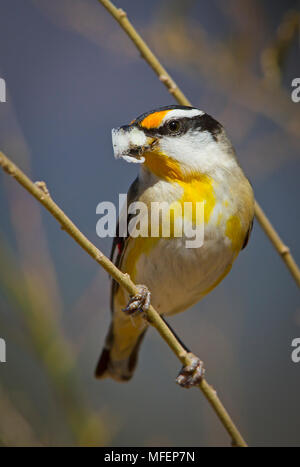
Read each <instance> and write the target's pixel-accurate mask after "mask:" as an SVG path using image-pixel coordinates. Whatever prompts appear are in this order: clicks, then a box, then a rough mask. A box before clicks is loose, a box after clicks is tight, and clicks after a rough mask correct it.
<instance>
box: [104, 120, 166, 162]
mask: <svg viewBox="0 0 300 467" xmlns="http://www.w3.org/2000/svg"><path fill="white" fill-rule="evenodd" d="M156 142H157V140H156V139H155V138H151V137H149V136H146V135H145V133H144V132H143V130H140V129H139V128H138V127H137V126H135V125H125V126H121V127H120V128H114V129H113V130H112V143H113V149H114V155H115V158H116V159H119V158H123V159H125V160H126V161H127V162H135V163H139V164H142V163H143V162H144V161H145V157H144V154H145V152H146V151H151V150H152V148H153V146H154V145H155V144H156Z"/></svg>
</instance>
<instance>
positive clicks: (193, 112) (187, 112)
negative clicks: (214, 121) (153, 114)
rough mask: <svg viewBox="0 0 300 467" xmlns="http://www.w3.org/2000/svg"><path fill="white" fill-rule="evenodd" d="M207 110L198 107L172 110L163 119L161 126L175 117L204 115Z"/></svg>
mask: <svg viewBox="0 0 300 467" xmlns="http://www.w3.org/2000/svg"><path fill="white" fill-rule="evenodd" d="M204 113H205V112H203V111H202V110H198V109H174V110H170V112H168V113H167V115H166V116H165V117H164V118H163V119H162V122H161V124H160V126H162V125H163V124H164V123H166V122H168V121H169V120H173V119H174V118H176V119H177V118H183V117H187V118H192V117H197V116H200V115H204Z"/></svg>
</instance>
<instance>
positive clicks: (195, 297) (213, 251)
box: [128, 235, 234, 315]
mask: <svg viewBox="0 0 300 467" xmlns="http://www.w3.org/2000/svg"><path fill="white" fill-rule="evenodd" d="M185 240H186V239H185V238H173V239H164V238H160V239H158V240H157V243H156V245H155V246H154V248H153V249H151V250H150V251H149V252H148V253H145V254H144V253H143V254H141V255H140V256H139V258H138V261H137V264H136V271H137V272H136V274H135V277H134V280H135V283H138V284H145V285H146V286H147V287H148V288H149V290H150V291H151V303H152V304H153V306H154V307H155V308H156V309H157V311H159V312H160V313H162V314H166V315H171V314H174V313H178V312H180V311H183V310H185V309H186V308H188V307H189V306H192V305H193V304H195V303H197V302H198V301H199V300H200V299H201V298H202V297H203V296H204V295H206V293H208V292H209V291H210V290H211V289H212V288H213V287H214V286H215V285H217V283H218V282H219V281H220V280H221V279H222V278H223V277H224V276H225V275H226V273H227V272H228V271H229V270H230V267H231V264H232V262H233V260H234V253H233V251H232V249H231V248H230V245H229V244H228V241H227V239H226V238H224V237H223V236H221V235H220V236H219V238H213V239H211V238H206V239H205V240H204V244H203V245H202V246H201V247H200V248H197V249H196V248H186V243H185ZM131 241H133V242H134V241H135V240H133V239H132V240H131ZM128 250H129V251H128V253H130V248H129V249H128Z"/></svg>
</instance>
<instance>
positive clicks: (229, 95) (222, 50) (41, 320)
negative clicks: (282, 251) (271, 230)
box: [0, 0, 300, 446]
mask: <svg viewBox="0 0 300 467" xmlns="http://www.w3.org/2000/svg"><path fill="white" fill-rule="evenodd" d="M118 6H120V7H122V8H123V9H124V10H126V11H127V13H128V15H129V17H130V19H131V20H132V21H133V23H134V24H135V25H136V27H137V28H138V30H139V31H140V32H141V33H142V34H143V36H144V37H145V39H146V40H147V42H148V43H149V45H150V46H151V47H152V48H153V50H154V51H155V53H157V55H158V57H159V58H160V59H161V60H162V62H163V63H164V64H165V65H166V67H167V68H168V71H169V72H170V73H171V75H172V76H173V77H174V79H175V81H176V82H177V83H178V84H179V85H180V87H181V88H182V90H183V91H184V93H185V94H186V95H187V97H188V98H189V99H190V100H191V101H192V103H193V105H194V106H197V107H199V108H201V109H203V110H205V111H206V112H207V113H209V114H211V115H213V116H214V117H215V118H216V119H218V120H219V121H221V122H222V123H223V125H224V126H225V128H226V129H227V132H228V134H229V136H230V138H231V140H232V141H233V144H234V146H235V148H236V150H237V154H238V157H239V160H240V162H241V165H242V166H243V168H244V170H245V172H246V173H247V175H248V176H249V178H250V180H251V182H252V184H253V186H254V190H255V193H256V198H257V200H258V201H259V202H260V203H261V205H262V207H263V208H264V210H265V211H266V214H267V215H268V216H269V217H270V219H271V220H272V223H273V224H274V226H275V227H276V229H277V230H278V232H279V233H280V235H281V236H282V237H283V239H284V241H285V243H286V244H287V245H288V246H289V247H290V248H291V251H292V253H293V254H294V256H295V258H296V260H297V261H298V263H299V262H300V247H299V230H300V225H299V147H300V141H299V133H300V132H299V122H300V120H299V117H300V112H299V111H300V103H298V104H297V103H294V102H292V100H291V91H292V87H291V82H292V80H293V79H294V78H295V77H299V76H300V66H299V63H300V62H299V13H298V12H297V2H295V1H292V0H286V1H285V2H279V1H278V2H274V1H271V0H263V1H258V0H242V1H240V0H229V1H227V2H224V1H221V0H212V1H211V2H205V1H204V0H199V1H193V0H188V1H177V0H171V1H168V0H163V1H161V0H153V1H151V2H142V1H138V0H130V1H129V0H119V1H118ZM0 77H1V78H3V79H5V81H6V85H7V102H6V103H0V150H2V151H3V152H5V153H6V154H7V155H8V156H9V157H11V158H12V159H13V160H14V161H15V162H16V163H17V164H19V165H20V166H21V167H22V168H23V169H24V170H25V171H26V173H27V174H29V175H30V177H32V178H33V180H44V181H45V182H46V183H47V186H48V188H49V190H50V193H51V195H52V197H53V198H54V199H55V201H56V202H57V203H58V204H59V205H60V206H61V207H62V209H64V210H65V212H66V213H67V214H68V215H69V216H70V217H71V219H72V220H73V221H74V222H75V223H76V224H77V226H78V227H79V228H80V229H81V230H82V231H83V232H84V233H85V234H86V235H87V236H88V238H89V239H90V240H91V241H93V242H94V243H95V244H96V245H97V246H98V247H99V248H100V249H101V250H102V251H103V252H104V253H106V254H109V251H110V245H111V239H100V238H98V237H97V236H96V222H97V220H98V219H97V216H96V206H97V204H98V203H99V202H100V201H104V200H106V201H113V202H115V203H117V201H118V194H119V193H126V191H127V189H128V186H129V185H130V183H131V182H132V180H133V179H134V177H135V175H136V170H137V169H136V167H135V166H133V165H129V164H126V163H125V162H123V161H115V160H114V158H113V155H112V147H111V128H113V127H115V126H119V125H121V124H125V123H128V122H129V121H131V120H132V119H133V118H135V117H136V116H137V115H139V114H141V113H143V112H145V111H147V110H150V109H152V108H155V107H157V106H161V105H167V104H172V103H174V102H173V100H172V97H171V96H170V95H169V94H168V92H167V90H166V89H165V88H164V86H163V85H162V84H161V83H160V82H159V80H158V79H157V77H156V76H155V75H154V73H153V72H152V70H151V69H150V68H149V66H148V65H147V64H146V63H145V62H144V61H143V60H142V59H141V57H140V56H139V54H138V52H137V51H136V49H135V48H134V46H133V45H132V43H131V42H130V41H129V39H128V38H127V37H126V36H125V34H124V32H123V31H122V30H121V29H120V27H119V25H118V24H117V23H116V22H115V21H114V20H113V19H112V17H110V16H109V14H108V13H107V12H106V11H105V10H104V8H103V7H102V5H101V4H100V3H99V2H98V1H97V0H85V1H84V0H27V1H20V0H2V1H1V5H0ZM0 212H1V218H0V337H2V338H4V339H5V341H6V345H7V363H0V445H13V446H16V445H50V446H53V445H95V444H96V445H101V444H102V445H112V446H120V445H121V446H154V445H157V446H219V445H221V446H223V445H228V443H229V441H228V437H227V434H226V433H225V432H224V429H223V427H222V426H221V425H220V423H219V421H218V420H217V418H216V416H215V414H214V413H213V411H212V410H211V408H210V407H209V406H208V403H207V402H206V400H205V399H204V398H203V396H202V395H201V393H199V391H197V390H190V391H184V390H182V389H181V388H179V387H178V386H177V385H176V384H175V382H174V379H175V376H176V375H177V372H178V370H179V367H180V364H179V362H178V361H177V360H176V358H175V357H174V356H173V354H172V353H171V351H170V349H169V348H168V347H167V346H166V344H165V343H164V342H163V341H162V340H161V338H160V337H159V336H158V335H157V333H156V332H155V331H154V330H151V332H149V334H148V335H147V338H146V339H145V342H144V345H143V347H142V351H141V354H140V360H139V366H138V369H137V371H136V374H135V376H134V379H133V380H132V381H130V382H129V383H128V384H117V383H115V382H113V381H110V380H105V381H97V380H95V379H94V378H93V371H94V367H95V364H96V361H97V359H98V356H99V353H100V350H101V347H102V345H103V342H104V337H105V334H106V330H107V326H108V323H109V319H110V313H109V279H108V277H107V275H106V273H105V272H103V271H102V270H101V269H100V268H99V267H98V265H97V264H96V263H95V262H94V261H92V259H91V258H90V257H89V256H88V255H87V254H86V253H84V252H83V251H82V250H81V249H80V248H79V246H78V245H77V244H75V242H74V241H73V240H72V239H70V238H69V237H68V235H67V234H66V233H65V232H63V231H62V230H61V229H60V227H59V225H58V224H57V222H56V221H54V219H53V218H52V217H51V216H50V215H49V214H48V213H46V212H45V210H44V209H42V208H41V207H40V206H39V205H38V204H37V202H36V201H35V200H33V199H32V198H31V197H30V195H29V194H27V193H26V192H25V191H24V190H23V189H22V188H21V187H20V186H18V185H17V184H16V182H15V181H14V180H13V179H11V178H10V177H7V175H5V174H3V173H2V172H1V173H0ZM199 267H201V265H199ZM171 324H172V325H173V327H174V328H175V330H176V331H177V332H178V334H179V335H180V336H181V338H182V339H183V341H184V342H185V343H186V344H187V345H188V346H189V347H190V348H191V349H192V350H193V351H194V353H196V354H198V355H199V356H200V357H201V358H202V359H203V360H204V362H205V366H206V368H207V379H208V381H209V382H210V383H211V384H212V385H213V386H214V387H215V388H216V389H217V391H218V394H219V396H220V397H221V399H222V401H223V402H224V404H225V406H226V407H227V409H228V411H229V412H230V414H231V415H232V417H233V418H234V420H235V421H236V423H237V425H238V426H239V428H240V430H241V432H242V433H243V435H244V437H245V439H246V440H247V441H248V442H249V443H250V444H251V445H264V446H266V445H268V446H280V445H289V446H297V445H299V444H300V416H299V413H300V397H299V386H300V363H299V364H295V363H293V362H292V360H291V351H292V347H291V342H292V339H293V338H295V337H300V306H299V295H298V289H297V286H296V285H295V283H294V280H293V279H292V278H291V276H290V274H289V272H288V271H287V269H286V267H285V266H284V264H283V262H282V261H281V259H280V258H279V256H278V255H277V253H276V252H275V251H274V249H273V247H272V246H271V244H270V242H269V240H268V239H267V238H266V236H265V235H264V233H263V232H262V230H261V228H260V226H259V225H258V224H257V223H255V225H254V230H253V234H252V237H251V240H250V243H249V245H248V247H247V248H246V250H244V251H243V252H242V253H241V255H240V256H239V258H238V260H237V261H236V263H235V265H234V267H233V269H232V272H231V273H230V274H229V276H227V277H226V279H225V280H224V281H223V282H222V283H221V284H220V285H219V286H218V287H217V289H215V290H214V291H213V292H212V293H211V294H210V295H209V296H207V297H206V298H205V299H204V300H203V301H202V302H201V303H199V304H197V305H196V306H194V307H193V308H192V309H191V310H189V311H187V312H186V313H184V314H182V315H178V316H176V317H174V318H173V319H172V320H171Z"/></svg>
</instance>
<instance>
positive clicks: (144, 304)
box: [123, 285, 151, 316]
mask: <svg viewBox="0 0 300 467" xmlns="http://www.w3.org/2000/svg"><path fill="white" fill-rule="evenodd" d="M137 289H138V293H137V294H135V295H130V298H129V301H128V303H127V306H126V308H123V311H124V312H125V313H126V314H128V315H130V316H132V315H134V314H136V313H143V312H144V311H147V310H148V308H149V306H150V296H151V294H150V292H149V290H148V288H147V287H146V286H145V285H137Z"/></svg>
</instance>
